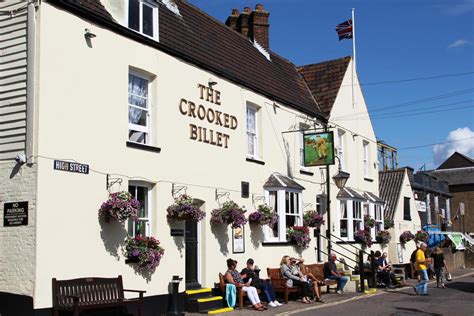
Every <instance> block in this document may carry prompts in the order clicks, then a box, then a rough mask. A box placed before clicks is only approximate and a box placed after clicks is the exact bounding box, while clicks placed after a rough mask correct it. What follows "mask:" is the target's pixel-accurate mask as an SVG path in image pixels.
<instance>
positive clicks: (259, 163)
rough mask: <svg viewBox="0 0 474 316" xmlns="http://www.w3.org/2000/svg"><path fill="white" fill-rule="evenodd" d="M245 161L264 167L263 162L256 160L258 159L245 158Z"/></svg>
mask: <svg viewBox="0 0 474 316" xmlns="http://www.w3.org/2000/svg"><path fill="white" fill-rule="evenodd" d="M245 160H246V161H248V162H253V163H256V164H257V165H262V166H263V165H265V161H261V160H258V159H254V158H250V157H247V158H245Z"/></svg>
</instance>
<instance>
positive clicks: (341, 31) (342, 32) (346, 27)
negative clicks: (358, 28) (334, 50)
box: [336, 19, 352, 40]
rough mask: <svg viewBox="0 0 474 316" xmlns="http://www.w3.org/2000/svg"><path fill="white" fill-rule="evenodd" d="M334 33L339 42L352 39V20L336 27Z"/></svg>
mask: <svg viewBox="0 0 474 316" xmlns="http://www.w3.org/2000/svg"><path fill="white" fill-rule="evenodd" d="M336 32H337V35H339V40H343V39H346V38H347V39H350V38H352V19H350V20H347V21H345V22H342V23H341V24H338V25H336Z"/></svg>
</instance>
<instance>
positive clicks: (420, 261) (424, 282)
mask: <svg viewBox="0 0 474 316" xmlns="http://www.w3.org/2000/svg"><path fill="white" fill-rule="evenodd" d="M426 248H427V246H426V244H425V243H424V242H422V243H421V244H420V248H419V249H418V250H417V251H416V261H415V268H416V271H418V274H419V275H420V281H419V282H418V283H417V284H416V285H415V286H414V287H413V290H414V291H415V293H416V294H418V295H428V264H429V260H427V259H426V258H425V251H426Z"/></svg>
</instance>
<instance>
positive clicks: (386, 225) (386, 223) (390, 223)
mask: <svg viewBox="0 0 474 316" xmlns="http://www.w3.org/2000/svg"><path fill="white" fill-rule="evenodd" d="M393 226H395V225H394V222H393V220H391V219H388V218H386V219H384V221H383V227H384V228H385V229H390V228H392V227H393Z"/></svg>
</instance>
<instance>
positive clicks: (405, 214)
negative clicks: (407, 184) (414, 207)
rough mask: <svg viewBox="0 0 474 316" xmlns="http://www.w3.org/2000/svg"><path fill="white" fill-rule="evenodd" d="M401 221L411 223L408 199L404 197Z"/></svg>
mask: <svg viewBox="0 0 474 316" xmlns="http://www.w3.org/2000/svg"><path fill="white" fill-rule="evenodd" d="M403 219H404V220H406V221H411V211H410V198H409V197H405V198H404V199H403Z"/></svg>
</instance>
